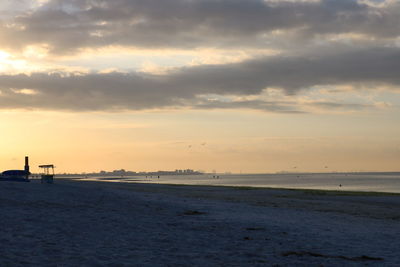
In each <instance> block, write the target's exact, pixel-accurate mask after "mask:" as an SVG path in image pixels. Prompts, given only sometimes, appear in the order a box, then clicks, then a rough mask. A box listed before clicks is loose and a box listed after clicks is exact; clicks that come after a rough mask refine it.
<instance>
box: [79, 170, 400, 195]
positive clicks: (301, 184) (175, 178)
mask: <svg viewBox="0 0 400 267" xmlns="http://www.w3.org/2000/svg"><path fill="white" fill-rule="evenodd" d="M217 177H218V178H217ZM87 180H96V181H108V182H132V183H137V182H140V183H160V184H187V185H224V186H252V187H274V188H303V189H328V190H343V191H374V192H393V193H400V173H347V174H346V173H323V174H321V173H318V174H317V173H316V174H215V175H214V174H204V175H170V176H168V175H166V176H162V175H161V176H160V178H158V177H157V176H151V177H150V176H148V177H144V176H130V177H88V178H87Z"/></svg>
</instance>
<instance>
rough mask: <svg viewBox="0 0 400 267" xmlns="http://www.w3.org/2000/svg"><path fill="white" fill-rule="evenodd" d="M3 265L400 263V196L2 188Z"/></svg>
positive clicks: (63, 183)
mask: <svg viewBox="0 0 400 267" xmlns="http://www.w3.org/2000/svg"><path fill="white" fill-rule="evenodd" d="M0 212H1V217H0V224H1V229H0V242H1V246H0V255H1V258H0V266H23V265H24V266H29V265H30V266H343V265H345V266H365V265H367V266H399V265H400V254H399V252H398V248H399V247H400V239H399V236H400V196H399V195H394V194H393V195H391V194H373V193H359V194H357V193H338V192H325V191H315V190H279V189H274V190H272V189H251V188H244V187H211V186H177V185H158V184H139V183H131V184H125V183H105V182H85V181H71V180H57V181H56V183H54V184H40V183H39V182H38V181H35V180H33V181H32V182H31V183H13V182H1V183H0Z"/></svg>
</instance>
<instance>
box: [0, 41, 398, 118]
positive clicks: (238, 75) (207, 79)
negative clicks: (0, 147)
mask: <svg viewBox="0 0 400 267" xmlns="http://www.w3.org/2000/svg"><path fill="white" fill-rule="evenodd" d="M399 69H400V49H399V48H389V47H387V48H375V47H372V48H368V49H363V50H354V49H347V50H346V49H343V51H341V52H340V53H337V52H329V51H325V50H321V51H319V52H318V51H315V52H314V53H312V54H304V55H298V56H283V55H277V56H270V57H262V58H257V59H251V60H246V61H243V62H239V63H231V64H219V65H201V66H193V67H182V68H178V69H174V70H173V71H170V72H167V73H166V74H159V75H157V74H148V73H141V72H131V73H121V72H110V73H82V74H79V73H78V74H77V73H33V74H31V75H26V74H19V75H0V91H1V92H2V94H1V95H0V107H1V108H3V109H11V108H34V109H54V110H75V111H79V110H144V109H161V108H255V109H263V110H268V111H276V112H299V110H293V109H292V108H290V107H289V108H288V107H287V106H285V105H283V104H282V103H271V102H268V99H267V100H260V99H257V96H259V95H260V94H262V92H263V91H264V90H266V89H268V88H282V89H283V90H284V91H285V93H286V94H287V95H295V94H298V93H299V92H301V91H302V90H307V89H309V88H312V87H315V86H335V85H347V84H358V85H362V86H364V87H368V86H374V85H390V86H392V87H395V88H396V87H397V88H399V86H400V76H399V75H398V70H399ZM22 89H23V90H29V92H35V94H21V93H19V92H20V91H21V90H22ZM210 94H214V95H217V96H242V97H246V96H255V100H256V101H253V102H248V101H247V102H246V101H244V102H240V101H239V102H238V101H236V102H234V101H231V103H226V101H225V103H224V101H222V102H221V101H220V100H217V102H215V100H212V99H211V100H207V98H205V97H204V96H206V95H210ZM213 101H214V102H213ZM218 101H220V102H218ZM320 106H322V104H321V105H320ZM325 106H327V105H326V104H325ZM331 106H332V105H331Z"/></svg>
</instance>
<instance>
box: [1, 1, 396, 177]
mask: <svg viewBox="0 0 400 267" xmlns="http://www.w3.org/2000/svg"><path fill="white" fill-rule="evenodd" d="M398 10H400V2H399V1H397V0H379V1H378V0H299V1H296V0H221V1H216V0H196V1H186V0H165V1H159V0H146V1H141V0H93V1H79V0H20V1H12V0H3V1H1V2H0V133H1V138H0V170H7V169H19V168H21V166H22V165H21V162H20V159H21V158H22V157H23V156H25V155H29V156H30V159H31V166H32V168H33V169H32V171H36V170H35V168H36V166H38V165H40V164H55V165H56V166H57V169H56V171H57V172H61V173H63V172H71V173H74V172H75V173H80V172H91V171H100V170H104V169H108V170H115V169H122V168H124V169H130V170H137V171H154V170H174V169H175V168H190V169H194V170H203V171H206V172H212V170H217V171H218V172H226V171H229V172H233V173H240V172H243V173H274V172H279V171H293V169H294V167H296V168H295V169H296V170H298V171H303V172H326V171H360V170H364V171H399V167H398V166H399V162H400V123H399V122H400V119H399V118H400V79H399V77H400V75H399V70H400V16H399V14H398ZM326 167H328V168H326Z"/></svg>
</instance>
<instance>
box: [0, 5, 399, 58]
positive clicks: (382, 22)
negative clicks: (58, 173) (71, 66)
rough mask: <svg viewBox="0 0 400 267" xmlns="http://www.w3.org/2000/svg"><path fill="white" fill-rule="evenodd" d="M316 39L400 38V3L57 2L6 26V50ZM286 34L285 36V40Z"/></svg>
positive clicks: (0, 37) (1, 37) (0, 33)
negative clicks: (349, 35) (349, 36)
mask: <svg viewBox="0 0 400 267" xmlns="http://www.w3.org/2000/svg"><path fill="white" fill-rule="evenodd" d="M275 30H289V31H290V32H291V35H294V36H295V37H294V38H295V39H294V40H293V39H292V40H291V42H293V41H296V40H297V41H300V40H304V39H309V38H312V37H313V36H316V35H326V34H340V33H361V34H366V35H369V36H371V37H373V38H396V37H397V36H399V35H400V4H399V2H396V1H392V2H390V4H387V5H385V6H383V7H373V6H369V5H366V4H362V3H359V2H358V1H356V0H321V1H317V2H303V1H301V2H294V1H293V2H292V1H291V2H285V1H282V2H267V1H264V0H196V1H195V0H162V1H160V0H107V1H106V0H51V1H50V2H49V3H47V4H46V5H44V6H42V7H41V8H39V9H36V10H34V11H32V12H26V13H23V14H20V15H19V16H17V17H15V18H14V19H6V20H3V21H2V23H1V24H0V41H1V43H2V45H8V46H9V47H13V48H18V47H19V48H23V47H24V46H26V45H29V44H35V43H47V44H49V45H50V46H51V48H52V52H55V53H68V52H72V51H75V50H76V49H78V48H85V47H101V46H107V45H123V46H124V45H125V46H139V47H173V48H177V47H179V48H191V47H214V46H219V47H232V46H240V47H242V46H259V47H263V46H265V45H267V44H269V43H270V42H277V43H284V42H285V39H284V38H287V36H285V35H283V39H280V37H279V36H275V35H271V32H273V31H275ZM281 37H282V36H281Z"/></svg>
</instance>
